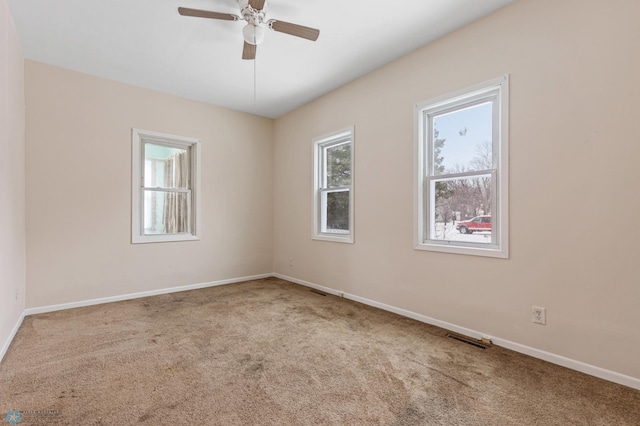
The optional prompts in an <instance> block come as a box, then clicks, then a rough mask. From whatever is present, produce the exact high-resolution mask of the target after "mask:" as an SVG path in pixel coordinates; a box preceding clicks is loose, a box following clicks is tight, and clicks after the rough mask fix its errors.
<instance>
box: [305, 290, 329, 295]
mask: <svg viewBox="0 0 640 426" xmlns="http://www.w3.org/2000/svg"><path fill="white" fill-rule="evenodd" d="M309 291H310V292H311V293H315V294H319V295H320V296H326V295H327V293H323V292H321V291H320V290H315V289H312V290H309Z"/></svg>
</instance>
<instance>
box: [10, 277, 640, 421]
mask: <svg viewBox="0 0 640 426" xmlns="http://www.w3.org/2000/svg"><path fill="white" fill-rule="evenodd" d="M446 334H447V332H446V331H444V330H441V329H439V328H436V327H432V326H429V325H425V324H422V323H419V322H416V321H413V320H411V319H407V318H403V317H400V316H397V315H394V314H391V313H388V312H385V311H381V310H378V309H374V308H370V307H367V306H364V305H361V304H358V303H354V302H351V301H348V300H344V299H341V298H337V297H333V296H320V295H318V294H315V293H312V292H310V291H309V289H307V288H305V287H301V286H298V285H295V284H291V283H288V282H286V281H282V280H278V279H275V278H271V279H265V280H257V281H250V282H246V283H240V284H232V285H227V286H222V287H215V288H208V289H202V290H195V291H189V292H182V293H174V294H170V295H162V296H155V297H148V298H144V299H137V300H131V301H125V302H118V303H111V304H105V305H97V306H91V307H86V308H78V309H71V310H67V311H59V312H54V313H49V314H41V315H34V316H29V317H27V318H25V320H24V323H23V325H22V327H21V328H20V330H19V331H18V334H17V335H16V338H15V340H14V341H13V344H12V345H11V347H10V348H9V351H8V353H7V355H6V357H5V359H4V361H3V362H2V363H1V364H0V383H1V387H0V410H2V411H1V414H2V421H4V417H5V415H6V413H7V410H9V409H17V410H20V411H21V412H22V418H23V420H22V423H19V425H20V426H22V425H30V424H74V425H76V424H78V425H98V424H101V425H102V424H103V425H129V424H139V423H140V424H149V425H322V424H335V425H367V424H372V425H373V424H385V425H638V424H640V391H636V390H633V389H630V388H626V387H623V386H619V385H616V384H613V383H609V382H606V381H603V380H599V379H596V378H593V377H590V376H586V375H584V374H581V373H577V372H575V371H571V370H568V369H565V368H562V367H558V366H555V365H552V364H549V363H546V362H543V361H540V360H536V359H533V358H529V357H527V356H524V355H520V354H517V353H514V352H510V351H508V350H505V349H501V348H498V347H491V348H488V349H485V350H483V349H479V348H476V347H473V346H470V345H468V344H465V343H461V342H458V341H455V340H453V339H450V338H447V337H446ZM47 411H53V412H52V413H50V412H47ZM2 424H4V423H2ZM7 424H8V423H7Z"/></svg>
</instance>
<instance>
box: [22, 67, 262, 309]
mask: <svg viewBox="0 0 640 426" xmlns="http://www.w3.org/2000/svg"><path fill="white" fill-rule="evenodd" d="M25 75H26V103H27V265H28V272H27V280H28V283H29V284H28V289H27V307H40V306H48V305H54V304H60V303H67V302H74V301H84V300H89V299H94V298H102V297H109V296H117V295H124V294H130V293H136V292H141V291H148V290H158V289H163V288H169V287H176V286H183V285H189V284H199V283H205V282H211V281H216V280H222V279H231V278H238V277H244V276H250V275H255V274H263V273H269V272H271V269H272V221H273V217H272V211H273V209H272V190H271V187H272V185H271V181H272V163H273V162H272V156H273V121H272V120H269V119H265V118H260V117H256V116H252V115H250V114H244V113H239V112H234V111H231V110H228V109H224V108H220V107H214V106H211V105H206V104H203V103H198V102H194V101H189V100H186V99H182V98H178V97H175V96H170V95H166V94H161V93H158V92H153V91H150V90H146V89H141V88H136V87H133V86H129V85H125V84H121V83H116V82H113V81H109V80H105V79H102V78H98V77H93V76H89V75H86V74H81V73H77V72H73V71H69V70H65V69H61V68H57V67H53V66H50V65H45V64H42V63H37V62H32V61H27V62H26V73H25ZM132 127H135V128H140V129H144V130H152V131H157V132H164V133H170V134H176V135H183V136H189V137H195V138H199V139H201V140H202V149H201V190H202V194H201V202H202V204H201V209H202V211H201V212H202V228H201V230H202V233H201V240H200V241H195V242H194V241H191V242H178V243H158V244H136V245H132V244H131V242H130V241H131V128H132Z"/></svg>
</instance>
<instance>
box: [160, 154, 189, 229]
mask: <svg viewBox="0 0 640 426" xmlns="http://www.w3.org/2000/svg"><path fill="white" fill-rule="evenodd" d="M164 167H165V173H164V186H165V188H176V189H185V190H188V189H190V188H191V182H190V181H189V180H190V173H189V152H188V151H184V152H180V153H178V154H174V155H172V156H171V157H169V158H167V160H166V161H165V166H164ZM189 198H190V197H188V196H187V193H185V192H166V193H165V198H164V220H163V223H164V233H165V234H178V233H182V232H191V230H190V229H189V206H188V200H189Z"/></svg>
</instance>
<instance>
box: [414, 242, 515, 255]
mask: <svg viewBox="0 0 640 426" xmlns="http://www.w3.org/2000/svg"><path fill="white" fill-rule="evenodd" d="M414 248H415V249H416V250H424V251H435V252H440V253H453V254H464V255H468V256H484V257H496V258H501V259H508V258H509V252H508V250H506V249H505V248H499V247H496V246H490V247H469V246H460V245H453V244H450V243H426V242H425V243H420V244H417V245H416V246H415V247H414Z"/></svg>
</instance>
